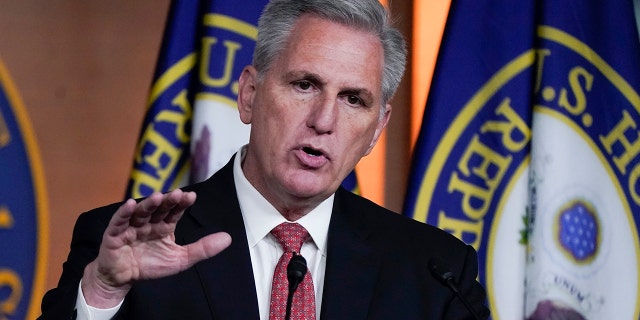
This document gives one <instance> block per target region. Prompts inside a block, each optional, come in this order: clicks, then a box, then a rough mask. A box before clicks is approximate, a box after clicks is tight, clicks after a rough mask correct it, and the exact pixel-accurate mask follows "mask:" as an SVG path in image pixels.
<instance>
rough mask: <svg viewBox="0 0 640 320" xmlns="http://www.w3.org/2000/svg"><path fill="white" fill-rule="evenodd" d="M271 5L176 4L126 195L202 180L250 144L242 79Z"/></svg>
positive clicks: (235, 0) (243, 1)
mask: <svg viewBox="0 0 640 320" xmlns="http://www.w3.org/2000/svg"><path fill="white" fill-rule="evenodd" d="M267 2H268V1H267V0H219V1H216V0H212V1H178V0H174V1H172V3H171V8H170V12H169V17H168V21H167V25H166V28H165V32H164V38H163V42H162V48H161V52H160V57H159V60H158V63H157V66H156V73H155V76H154V81H153V84H152V88H151V92H150V95H149V102H148V110H147V113H146V116H145V119H144V123H143V125H142V131H141V133H140V138H139V142H138V146H137V148H136V152H135V159H134V164H133V169H132V172H131V178H130V180H129V184H128V187H127V194H126V196H127V197H134V198H138V197H143V196H148V195H150V194H151V193H152V192H153V191H162V192H166V191H169V190H172V189H175V188H177V187H180V186H183V185H186V184H188V183H195V182H200V181H203V180H205V179H207V178H208V177H209V176H211V175H212V174H214V173H215V172H216V171H217V170H218V169H220V168H221V167H222V166H223V165H224V164H226V163H227V161H228V160H229V158H230V157H231V156H232V155H233V154H234V153H235V152H236V151H238V150H239V148H240V147H241V146H242V145H244V144H246V143H247V142H248V141H249V130H250V126H249V125H245V124H243V123H242V122H241V121H240V118H239V116H238V109H237V105H236V99H237V94H238V92H237V89H238V81H237V79H238V78H239V76H240V73H241V72H242V69H243V68H244V67H245V66H246V65H249V64H251V60H252V56H253V49H254V47H255V41H256V38H257V34H258V31H257V23H258V18H259V17H260V14H261V13H262V9H263V7H264V6H265V5H266V3H267ZM352 175H353V176H354V177H353V179H351V180H350V181H354V186H355V174H352ZM350 190H356V187H353V188H350Z"/></svg>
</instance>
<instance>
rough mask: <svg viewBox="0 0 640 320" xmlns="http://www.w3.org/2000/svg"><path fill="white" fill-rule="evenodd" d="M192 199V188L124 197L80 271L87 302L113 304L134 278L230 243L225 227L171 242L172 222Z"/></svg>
mask: <svg viewBox="0 0 640 320" xmlns="http://www.w3.org/2000/svg"><path fill="white" fill-rule="evenodd" d="M195 199H196V194H195V193H193V192H183V191H182V190H174V191H172V192H169V193H167V194H161V193H158V192H156V193H154V194H152V195H151V196H149V197H148V198H147V199H145V200H143V201H141V202H139V203H136V201H135V200H132V199H129V200H127V201H126V202H125V203H124V204H123V205H122V206H121V207H120V208H119V209H118V210H117V211H116V213H115V214H114V215H113V217H112V218H111V221H110V222H109V226H108V227H107V229H106V230H105V233H104V235H103V237H102V244H101V245H100V252H99V254H98V257H97V258H96V259H95V260H94V261H92V262H91V263H89V264H88V265H87V267H86V268H85V270H84V275H83V277H82V292H83V295H84V297H85V300H86V301H87V304H89V305H90V306H93V307H97V308H110V307H114V306H116V305H118V303H120V302H121V301H122V300H123V299H124V297H125V296H126V294H127V292H129V289H130V288H131V285H132V284H133V283H134V282H135V281H137V280H145V279H156V278H161V277H166V276H170V275H173V274H176V273H178V272H180V271H183V270H185V269H187V268H189V267H191V266H192V265H194V264H195V263H197V262H199V261H201V260H204V259H207V258H210V257H212V256H214V255H216V254H218V253H219V252H220V251H222V250H224V249H225V248H226V247H228V246H229V244H231V237H230V236H229V235H228V234H227V233H224V232H219V233H215V234H211V235H208V236H206V237H203V238H202V239H200V240H198V241H197V242H194V243H191V244H188V245H185V246H180V245H177V244H176V243H175V236H174V231H175V228H176V223H177V222H178V220H180V218H181V217H182V214H183V213H184V210H185V209H186V208H188V207H189V206H191V205H192V204H193V203H194V202H195Z"/></svg>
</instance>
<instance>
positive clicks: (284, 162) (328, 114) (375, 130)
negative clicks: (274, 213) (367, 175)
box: [238, 15, 391, 214]
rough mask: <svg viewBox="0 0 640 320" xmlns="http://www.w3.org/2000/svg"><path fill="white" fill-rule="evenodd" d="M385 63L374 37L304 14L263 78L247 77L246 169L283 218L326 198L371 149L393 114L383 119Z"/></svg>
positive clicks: (243, 81) (243, 94) (247, 73)
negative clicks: (247, 127)
mask: <svg viewBox="0 0 640 320" xmlns="http://www.w3.org/2000/svg"><path fill="white" fill-rule="evenodd" d="M383 61H384V58H383V51H382V45H381V43H380V41H379V40H378V39H377V37H376V36H375V35H372V34H369V33H365V32H362V31H358V30H354V29H352V28H349V27H346V26H343V25H340V24H336V23H333V22H330V21H327V20H323V19H321V18H318V17H315V16H311V15H306V16H303V17H302V18H300V19H299V20H298V22H297V23H296V25H295V28H294V30H293V31H292V33H291V35H290V38H289V41H288V44H287V46H286V47H285V48H284V50H283V51H282V53H281V55H280V56H278V58H277V59H276V60H275V61H274V62H273V63H272V65H271V68H270V69H269V71H267V72H266V74H265V75H264V77H263V78H262V79H260V80H259V79H258V76H257V74H256V71H255V69H254V68H253V67H247V68H246V69H245V70H244V71H243V74H242V76H241V78H240V93H239V99H238V108H239V111H240V118H241V120H242V121H243V122H244V123H251V136H250V142H249V149H248V152H247V156H246V158H245V161H244V164H243V170H244V173H245V175H246V176H247V178H248V179H249V181H251V183H252V184H253V185H254V186H255V187H256V188H257V189H258V191H260V192H261V193H262V195H263V196H265V197H266V198H267V200H269V201H270V202H271V203H272V204H274V205H275V206H276V208H278V209H279V210H280V211H281V212H282V213H283V214H284V212H283V211H288V210H293V211H296V210H297V211H300V210H302V211H305V210H306V209H308V207H307V208H304V207H305V206H315V205H316V204H317V203H318V202H320V201H322V200H324V199H325V198H327V197H328V196H329V195H331V194H332V193H333V192H335V190H336V189H337V188H338V187H339V185H340V183H341V182H342V180H343V179H344V178H345V177H346V176H347V174H349V172H350V171H351V170H352V169H353V168H354V166H355V165H356V163H357V162H358V161H359V160H360V158H361V157H363V156H364V155H366V154H368V153H369V152H370V151H371V149H372V148H373V146H374V144H375V142H376V141H377V139H378V137H379V135H380V133H381V131H382V129H383V128H384V127H385V126H386V124H387V121H388V119H389V115H390V110H391V109H390V107H389V106H387V107H386V111H385V112H384V113H383V116H382V117H380V114H381V113H380V112H381V110H380V109H381V108H382V102H381V101H382V93H381V81H382V67H383ZM302 214H306V212H303V213H302Z"/></svg>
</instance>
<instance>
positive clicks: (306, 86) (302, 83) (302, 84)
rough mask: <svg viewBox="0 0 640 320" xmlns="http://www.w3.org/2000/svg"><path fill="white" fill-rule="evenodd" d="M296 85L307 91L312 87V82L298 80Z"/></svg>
mask: <svg viewBox="0 0 640 320" xmlns="http://www.w3.org/2000/svg"><path fill="white" fill-rule="evenodd" d="M295 85H296V86H297V87H298V88H299V89H300V90H303V91H307V90H309V89H311V82H309V81H298V82H296V83H295Z"/></svg>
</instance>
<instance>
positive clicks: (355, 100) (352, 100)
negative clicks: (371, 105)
mask: <svg viewBox="0 0 640 320" xmlns="http://www.w3.org/2000/svg"><path fill="white" fill-rule="evenodd" d="M347 102H348V103H349V104H357V105H364V102H363V101H362V99H360V97H358V96H355V95H348V96H347Z"/></svg>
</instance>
